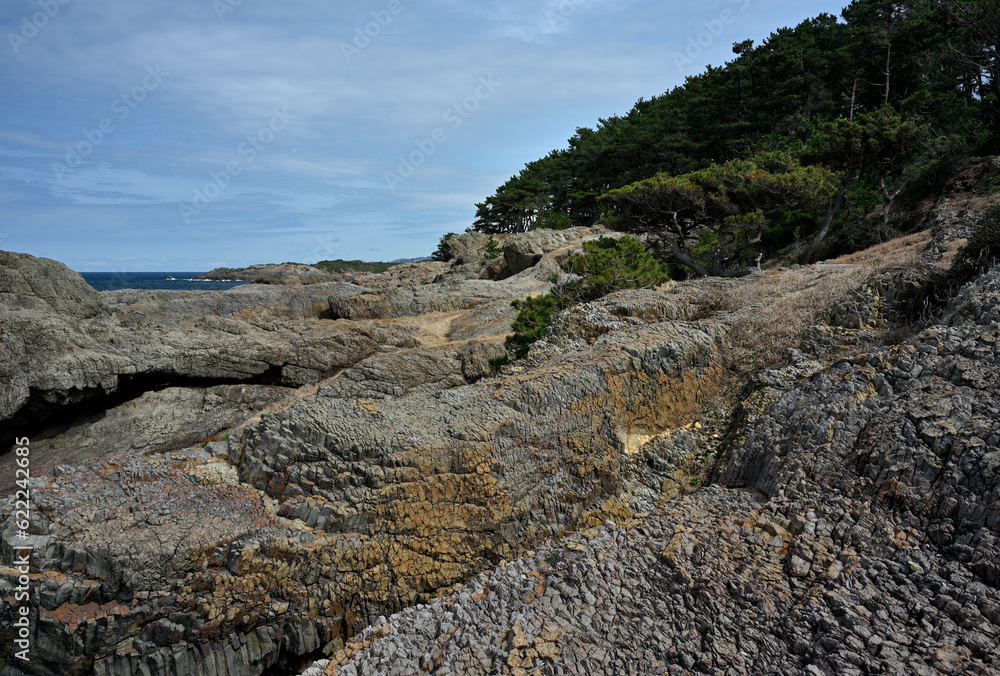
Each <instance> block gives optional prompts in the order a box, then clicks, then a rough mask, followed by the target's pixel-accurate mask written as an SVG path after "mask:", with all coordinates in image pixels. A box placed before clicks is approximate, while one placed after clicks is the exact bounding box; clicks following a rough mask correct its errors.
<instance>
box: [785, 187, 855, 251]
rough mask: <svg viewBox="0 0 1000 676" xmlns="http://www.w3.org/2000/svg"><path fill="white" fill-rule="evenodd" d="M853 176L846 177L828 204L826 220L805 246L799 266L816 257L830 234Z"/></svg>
mask: <svg viewBox="0 0 1000 676" xmlns="http://www.w3.org/2000/svg"><path fill="white" fill-rule="evenodd" d="M854 179H855V176H854V174H851V175H850V176H848V177H847V181H846V182H845V183H844V185H842V186H841V187H840V190H838V191H837V195H836V196H835V197H834V198H833V202H831V203H830V207H829V208H828V209H827V210H826V218H825V219H824V220H823V227H821V228H820V229H819V232H817V233H816V236H815V237H813V240H812V241H811V242H810V243H809V244H808V246H806V248H805V249H803V250H802V252H801V253H800V254H799V256H798V261H799V264H800V265H805V264H806V263H808V262H809V261H810V260H812V257H813V256H814V255H816V252H817V251H819V245H820V244H822V243H823V240H824V239H825V238H826V235H827V233H829V232H830V226H831V225H833V219H834V218H836V217H837V214H838V213H840V208H841V206H843V204H844V197H845V196H846V195H847V191H848V190H850V189H851V186H852V185H853V184H854Z"/></svg>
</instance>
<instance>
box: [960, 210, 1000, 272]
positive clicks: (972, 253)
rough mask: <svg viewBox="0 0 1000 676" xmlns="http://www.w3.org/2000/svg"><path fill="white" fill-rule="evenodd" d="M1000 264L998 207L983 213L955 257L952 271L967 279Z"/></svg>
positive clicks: (999, 219)
mask: <svg viewBox="0 0 1000 676" xmlns="http://www.w3.org/2000/svg"><path fill="white" fill-rule="evenodd" d="M998 263H1000V205H997V206H992V207H990V208H989V209H987V210H986V211H984V212H983V215H982V216H980V217H979V220H977V221H976V225H975V227H974V228H973V230H972V234H971V235H969V241H968V242H966V244H965V246H963V247H962V248H961V249H960V250H959V252H958V256H956V257H955V263H954V264H953V265H952V271H953V272H954V273H955V274H957V275H958V276H959V277H962V278H968V277H972V276H975V275H978V274H981V273H983V272H985V271H986V270H988V269H989V268H990V267H991V266H993V265H997V264H998Z"/></svg>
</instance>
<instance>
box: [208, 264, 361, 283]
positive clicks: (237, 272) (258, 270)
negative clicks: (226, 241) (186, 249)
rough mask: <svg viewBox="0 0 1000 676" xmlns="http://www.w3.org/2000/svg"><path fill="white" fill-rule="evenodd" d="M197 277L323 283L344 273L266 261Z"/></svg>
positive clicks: (265, 281)
mask: <svg viewBox="0 0 1000 676" xmlns="http://www.w3.org/2000/svg"><path fill="white" fill-rule="evenodd" d="M195 279H213V280H216V281H223V280H230V279H234V280H240V281H245V282H256V283H258V284H284V285H300V284H322V283H324V282H333V281H340V280H341V279H342V275H339V274H333V273H330V272H327V271H326V270H320V269H319V268H314V267H313V266H311V265H301V264H298V263H277V264H274V263H266V264H262V265H251V266H250V267H247V268H216V269H215V270H212V271H211V272H206V273H205V274H203V275H199V276H197V277H195Z"/></svg>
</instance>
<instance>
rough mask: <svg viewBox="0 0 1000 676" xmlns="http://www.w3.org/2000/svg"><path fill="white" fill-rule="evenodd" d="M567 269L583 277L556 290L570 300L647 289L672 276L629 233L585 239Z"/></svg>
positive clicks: (588, 299)
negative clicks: (615, 237) (586, 240)
mask: <svg viewBox="0 0 1000 676" xmlns="http://www.w3.org/2000/svg"><path fill="white" fill-rule="evenodd" d="M560 267H562V269H563V272H566V273H569V274H572V275H577V276H578V277H579V278H578V279H576V280H574V281H572V282H569V283H567V284H565V285H564V286H562V287H559V288H557V289H555V290H554V292H555V293H556V295H562V296H566V297H568V298H569V302H570V303H586V302H587V301H591V300H596V299H598V298H601V297H602V296H606V295H607V294H609V293H611V292H612V291H619V290H621V289H645V288H650V287H654V286H658V285H660V284H662V283H663V282H665V281H667V280H669V279H670V275H669V274H668V273H667V266H666V265H663V264H661V263H658V262H657V261H656V259H655V258H653V257H652V256H651V255H650V254H648V253H647V252H646V250H645V249H644V248H643V246H642V244H641V243H640V242H639V240H637V239H635V238H634V237H630V236H628V235H625V236H624V237H620V238H618V239H613V238H611V237H601V238H600V239H599V240H597V241H596V242H584V243H583V253H577V254H573V255H572V256H570V257H569V258H568V259H567V260H566V262H565V263H563V264H562V266H560Z"/></svg>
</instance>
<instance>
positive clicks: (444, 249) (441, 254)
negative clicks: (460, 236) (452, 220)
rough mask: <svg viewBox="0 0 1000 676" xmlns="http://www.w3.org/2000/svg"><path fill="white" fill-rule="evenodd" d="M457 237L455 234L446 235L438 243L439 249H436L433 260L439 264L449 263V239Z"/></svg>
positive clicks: (432, 256)
mask: <svg viewBox="0 0 1000 676" xmlns="http://www.w3.org/2000/svg"><path fill="white" fill-rule="evenodd" d="M456 236H457V235H456V234H455V233H454V232H449V233H448V234H446V235H444V236H443V237H442V238H441V240H440V241H439V242H438V247H437V249H435V250H434V253H432V254H431V260H432V261H439V262H447V261H448V260H449V258H450V254H449V251H448V244H447V242H448V240H449V239H451V238H452V237H456Z"/></svg>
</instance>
